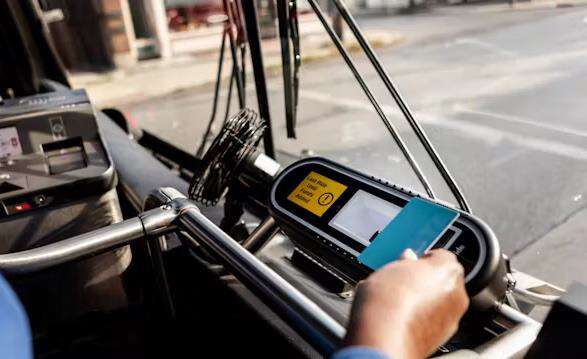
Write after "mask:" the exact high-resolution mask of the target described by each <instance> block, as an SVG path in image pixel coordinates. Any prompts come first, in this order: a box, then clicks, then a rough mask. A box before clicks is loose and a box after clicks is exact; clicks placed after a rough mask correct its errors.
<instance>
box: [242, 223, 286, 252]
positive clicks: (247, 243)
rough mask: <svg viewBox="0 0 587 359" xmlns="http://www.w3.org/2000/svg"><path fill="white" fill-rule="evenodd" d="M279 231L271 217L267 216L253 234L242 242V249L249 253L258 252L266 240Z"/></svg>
mask: <svg viewBox="0 0 587 359" xmlns="http://www.w3.org/2000/svg"><path fill="white" fill-rule="evenodd" d="M278 231H279V226H278V225H277V222H275V219H273V217H271V216H269V217H267V218H265V220H264V221H263V222H262V223H261V224H259V226H257V228H255V230H254V231H253V233H251V235H250V236H249V237H247V239H245V240H244V242H243V247H245V248H246V249H248V250H249V252H251V253H256V252H257V251H259V250H260V249H261V248H263V246H264V245H265V243H267V241H268V240H270V239H271V238H272V237H273V236H274V235H275V234H276V233H277V232H278Z"/></svg>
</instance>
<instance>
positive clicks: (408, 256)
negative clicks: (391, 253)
mask: <svg viewBox="0 0 587 359" xmlns="http://www.w3.org/2000/svg"><path fill="white" fill-rule="evenodd" d="M402 258H403V259H409V260H412V261H417V260H418V255H417V254H416V252H414V251H413V250H411V249H410V248H408V249H406V250H405V251H404V253H402Z"/></svg>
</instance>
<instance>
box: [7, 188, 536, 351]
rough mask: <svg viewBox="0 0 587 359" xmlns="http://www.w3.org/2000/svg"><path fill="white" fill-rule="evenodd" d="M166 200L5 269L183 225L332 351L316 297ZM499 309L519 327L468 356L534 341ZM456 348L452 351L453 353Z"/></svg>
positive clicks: (175, 200)
mask: <svg viewBox="0 0 587 359" xmlns="http://www.w3.org/2000/svg"><path fill="white" fill-rule="evenodd" d="M154 197H155V198H156V202H157V201H159V203H165V204H164V205H162V206H159V207H155V208H153V209H151V210H149V211H146V212H144V213H142V214H141V215H140V216H138V217H136V218H132V219H128V220H125V221H123V222H120V223H117V224H113V225H111V226H108V227H104V228H101V229H98V230H95V231H92V232H88V233H85V234H82V235H79V236H75V237H72V238H69V239H66V240H63V241H60V242H56V243H53V244H49V245H46V246H42V247H38V248H33V249H29V250H25V251H22V252H17V253H8V254H2V255H0V271H2V272H4V273H8V274H26V273H33V272H36V271H39V270H43V269H47V268H50V267H53V266H56V265H59V264H64V263H67V262H71V261H75V260H79V259H82V258H86V257H89V256H92V255H96V254H99V253H102V252H104V251H107V250H109V249H113V248H116V247H120V246H122V245H125V244H128V243H129V242H131V241H133V240H136V239H139V238H143V237H147V238H149V237H150V238H156V236H160V235H162V234H165V233H169V232H171V231H174V230H177V229H180V230H183V231H185V232H187V233H189V234H190V235H191V236H193V238H192V239H190V240H189V241H188V242H187V243H189V244H192V245H199V246H204V247H205V248H206V249H207V250H209V251H211V252H212V253H214V254H215V255H216V256H217V257H218V258H219V259H220V260H221V261H222V262H223V263H224V265H225V266H226V267H227V268H229V269H230V270H231V272H232V273H233V274H234V275H235V276H236V277H237V278H238V279H239V280H240V281H242V282H243V284H245V285H246V286H247V288H248V289H249V290H251V291H252V292H253V293H255V294H256V295H257V296H259V297H260V298H261V299H262V300H264V301H265V303H266V304H267V305H268V306H269V307H270V308H271V309H273V310H274V311H275V313H276V314H277V315H279V316H280V317H281V318H282V319H283V320H284V321H286V322H287V323H288V324H289V325H290V326H291V327H292V328H293V329H295V330H296V331H297V332H298V333H299V334H300V335H302V336H303V337H304V338H305V339H306V340H307V341H308V342H309V343H310V344H311V345H312V346H314V347H315V348H316V349H317V350H318V351H319V352H320V353H321V354H323V355H325V356H328V355H330V354H331V353H332V352H333V351H334V350H335V349H336V348H337V347H338V346H339V345H340V343H341V340H342V338H343V336H344V334H345V329H344V328H343V327H342V325H341V324H339V323H338V322H337V321H335V320H334V319H333V318H332V317H331V316H330V315H328V314H327V313H326V312H325V311H323V310H322V309H321V308H320V307H319V306H318V305H316V303H314V302H313V301H311V300H310V299H309V298H308V297H306V296H305V295H304V294H302V293H301V292H300V291H299V290H298V289H296V288H295V287H293V286H292V285H291V284H290V283H289V282H287V281H286V280H285V279H283V277H281V276H280V275H278V274H277V273H276V272H275V271H273V270H272V269H271V268H269V267H268V266H267V265H266V264H265V263H263V262H261V261H260V260H259V259H258V258H257V257H255V256H254V255H253V254H252V253H251V252H249V251H248V250H247V249H246V248H244V247H243V246H241V245H240V244H238V243H237V242H235V241H234V240H233V239H232V238H231V237H230V236H229V235H227V234H226V233H224V232H223V231H222V230H221V229H220V228H218V227H217V226H216V225H215V224H213V223H212V222H211V221H210V220H208V219H207V218H206V217H205V216H204V215H203V214H202V213H201V212H200V211H199V209H198V208H197V207H196V206H195V205H194V204H193V203H192V202H190V201H189V200H187V199H186V198H185V196H183V195H182V194H181V193H179V192H178V191H177V190H174V189H171V188H163V189H160V190H158V191H157V193H156V195H155V196H154ZM497 311H498V313H499V314H501V316H502V317H504V318H505V319H507V320H508V321H510V322H512V323H514V324H515V327H513V328H512V329H510V330H508V331H507V332H506V333H504V334H502V335H500V336H497V337H496V338H494V339H493V340H491V341H489V342H487V343H485V344H483V345H481V346H479V347H478V348H476V349H475V352H471V351H466V352H465V351H463V352H460V351H457V352H455V353H453V354H457V353H461V354H464V356H465V357H471V356H481V357H500V358H512V357H521V356H523V355H524V354H525V352H526V351H527V350H528V348H529V347H530V346H531V345H532V343H533V342H534V340H535V338H536V336H537V334H538V332H539V331H540V328H541V325H540V324H539V323H538V322H536V321H534V320H533V319H531V318H529V317H527V316H526V315H524V314H522V313H520V312H518V311H516V310H514V309H513V308H511V307H509V306H506V305H501V306H499V307H498V308H497ZM450 356H451V354H449V355H448V357H450Z"/></svg>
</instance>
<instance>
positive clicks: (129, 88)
mask: <svg viewBox="0 0 587 359" xmlns="http://www.w3.org/2000/svg"><path fill="white" fill-rule="evenodd" d="M300 31H301V34H300V37H301V40H300V42H301V55H302V62H303V63H305V64H307V63H309V62H313V61H319V60H321V59H325V58H329V57H332V56H338V53H337V51H336V49H335V48H334V46H333V45H331V43H330V39H329V38H328V36H327V34H326V33H325V32H324V30H323V29H322V27H321V24H320V23H318V22H317V21H316V20H314V19H309V18H304V19H300ZM347 34H348V37H349V38H350V37H351V34H350V32H347ZM365 36H366V37H367V38H368V39H369V41H370V42H371V44H372V45H373V46H374V47H375V48H382V47H389V46H393V45H396V44H398V43H400V42H402V41H403V36H402V35H401V34H399V33H395V32H388V31H386V32H382V31H369V32H366V33H365ZM174 37H175V39H176V40H177V41H176V42H175V43H174V44H173V45H172V46H174V51H175V55H174V57H172V58H171V59H169V60H160V59H155V60H147V61H141V62H139V63H138V64H137V65H135V66H133V67H131V68H128V69H118V70H115V71H111V72H107V73H72V74H70V81H71V83H72V85H73V87H74V88H85V89H86V90H87V91H88V93H89V95H90V98H91V99H92V101H93V102H94V104H96V106H98V107H108V106H116V105H120V104H125V103H136V102H141V101H146V100H148V99H150V98H153V97H160V96H164V95H166V94H170V93H174V92H177V91H183V90H187V89H190V88H193V87H197V86H202V85H206V84H210V83H213V82H214V81H216V73H217V69H218V64H217V62H218V49H219V47H220V41H221V34H220V33H218V32H216V33H215V32H214V31H208V34H205V35H201V36H198V34H176V35H174ZM353 40H354V39H353ZM345 42H346V46H347V49H349V51H351V52H352V51H356V50H358V49H359V46H358V44H357V43H356V41H345ZM262 49H263V58H264V64H265V69H266V73H267V74H268V76H270V75H272V74H277V73H279V72H278V71H277V70H278V69H280V68H281V47H280V42H279V38H275V39H269V40H263V43H262ZM230 65H231V59H230V53H229V52H228V51H227V52H226V54H225V62H224V66H225V67H224V69H223V73H224V74H225V76H229V75H230ZM247 68H248V69H251V66H250V64H248V66H247Z"/></svg>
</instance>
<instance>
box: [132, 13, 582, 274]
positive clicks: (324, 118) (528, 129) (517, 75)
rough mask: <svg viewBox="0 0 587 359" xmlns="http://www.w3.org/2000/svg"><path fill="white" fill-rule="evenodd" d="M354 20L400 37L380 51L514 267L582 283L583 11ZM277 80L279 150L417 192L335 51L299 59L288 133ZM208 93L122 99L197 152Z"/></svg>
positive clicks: (362, 63) (273, 100)
mask: <svg viewBox="0 0 587 359" xmlns="http://www.w3.org/2000/svg"><path fill="white" fill-rule="evenodd" d="M359 22H360V26H361V27H364V28H366V29H378V30H389V31H397V32H400V33H402V34H403V35H405V37H406V40H405V42H404V43H403V44H402V45H400V46H397V47H395V48H391V49H386V50H383V51H380V52H379V55H380V58H381V60H382V62H383V63H384V65H385V66H386V67H387V69H388V71H389V73H390V74H391V76H392V78H393V80H394V81H395V83H396V85H397V86H398V88H399V89H400V92H401V93H402V94H403V96H404V98H405V100H406V102H407V103H408V104H409V106H410V107H411V109H412V110H413V112H414V114H415V117H416V119H418V120H419V121H420V123H421V124H422V125H423V126H424V128H425V130H426V132H427V133H428V135H429V137H430V138H431V140H432V142H433V144H434V145H435V146H436V148H437V150H438V151H439V153H440V154H441V157H442V158H443V159H444V160H445V163H446V165H447V167H448V168H449V169H450V171H451V172H452V174H453V175H454V176H455V178H456V180H457V182H458V183H459V185H460V186H461V189H462V190H463V192H464V193H465V195H466V197H467V199H468V200H469V202H470V205H471V207H472V209H473V211H474V213H475V214H477V215H478V216H479V217H481V218H483V219H484V220H485V221H486V222H487V223H489V224H490V226H491V227H492V228H493V230H494V231H495V232H496V234H497V236H498V238H499V239H500V240H501V243H502V245H503V248H504V251H505V252H506V253H507V254H508V255H510V256H512V262H513V266H514V267H516V268H519V269H521V270H524V271H527V272H528V273H530V274H534V275H537V276H539V277H540V278H542V279H546V280H549V281H552V282H554V283H555V284H560V285H561V286H566V285H568V283H569V282H570V281H571V280H574V279H579V280H582V281H583V282H586V283H587V271H585V270H584V265H585V264H584V263H585V256H586V254H587V240H586V239H587V238H586V237H585V236H586V234H585V233H587V209H586V207H587V118H586V116H587V101H586V100H585V96H586V94H587V8H582V7H576V8H561V9H540V10H523V11H522V10H506V11H483V7H482V6H468V7H449V8H436V9H434V10H431V11H428V12H426V13H421V14H415V15H396V16H387V17H366V18H361V19H360V21H359ZM349 36H350V33H349ZM302 51H303V44H302ZM357 60H358V64H359V68H360V69H361V70H365V72H364V73H365V74H366V78H367V82H368V83H369V84H370V85H372V86H373V89H374V90H375V93H376V95H377V97H378V98H379V99H380V100H381V103H382V105H383V110H384V111H385V113H386V114H388V115H389V116H390V118H391V119H392V121H393V122H394V123H395V125H396V126H397V127H398V128H399V130H400V132H401V133H402V135H405V136H407V142H408V144H409V145H410V146H412V148H414V153H415V155H416V157H417V158H418V159H419V160H420V161H421V162H422V166H423V169H424V172H425V173H427V174H428V176H429V177H430V180H431V182H432V183H433V185H435V184H436V185H435V187H437V188H438V193H439V194H440V197H441V198H446V199H448V200H450V196H447V195H446V189H443V188H442V186H437V184H438V183H439V178H438V175H437V174H435V171H433V170H432V169H431V167H430V164H429V161H427V160H426V159H425V156H424V155H423V152H422V151H421V149H419V148H418V147H417V145H416V144H415V142H414V137H413V136H411V135H410V134H411V131H410V129H409V127H408V126H406V124H405V123H404V122H403V120H402V117H401V114H400V112H398V110H397V106H396V105H395V104H394V102H393V99H392V98H391V97H390V96H389V95H387V93H386V92H385V88H384V87H383V86H382V84H381V83H380V82H378V81H377V77H376V75H375V74H374V72H373V71H372V70H371V69H369V67H368V66H367V65H368V62H367V61H366V60H365V59H362V58H358V59H357ZM281 86H282V85H281V79H280V78H279V77H273V78H270V79H269V90H270V93H269V98H270V105H271V112H272V118H273V123H274V129H273V133H274V136H275V141H276V143H277V147H278V149H279V150H280V153H281V154H284V153H287V154H290V155H294V156H297V155H299V154H300V152H301V151H302V150H311V151H313V152H314V153H315V154H317V155H322V156H326V157H329V158H333V159H335V160H337V161H340V162H343V163H346V164H348V165H349V166H352V167H355V168H358V169H361V170H364V171H367V172H369V173H371V174H373V175H376V176H379V177H382V178H386V179H389V180H391V181H394V182H397V183H400V184H403V185H407V186H410V187H413V188H415V189H416V190H418V191H421V192H422V191H423V189H422V187H421V186H420V185H419V184H418V183H417V181H416V180H415V176H414V175H413V174H412V171H411V169H410V168H409V166H408V165H407V162H406V161H405V158H404V157H403V156H402V155H401V152H399V150H398V147H397V146H396V145H395V144H394V142H393V140H392V138H391V136H390V135H389V134H388V133H387V132H386V130H385V127H384V126H383V125H382V123H381V121H380V119H379V118H378V117H377V115H376V114H375V112H374V111H373V109H372V107H371V105H370V103H369V102H368V100H367V98H366V97H365V96H364V95H363V94H362V92H361V90H360V88H359V86H358V85H357V84H356V82H355V80H354V78H353V77H352V75H351V74H350V72H349V71H348V70H347V69H346V67H345V64H344V62H342V60H340V59H332V60H327V61H322V62H319V63H311V64H307V66H303V68H302V71H301V88H300V107H299V118H298V128H297V131H298V133H297V135H298V139H297V140H288V139H286V138H285V131H284V115H283V113H284V110H283V94H282V87H281ZM248 88H249V93H250V96H249V97H248V99H247V101H248V103H249V104H250V106H252V107H256V106H255V104H256V102H255V99H254V93H253V86H252V85H249V86H248ZM211 100H212V87H211V86H206V87H202V88H198V89H194V90H189V91H184V92H180V93H176V94H172V95H169V96H166V97H163V98H156V99H151V100H149V101H146V102H141V103H136V104H132V105H126V106H122V109H123V110H124V111H125V112H126V113H127V114H129V115H130V117H132V118H133V119H134V121H136V122H137V124H138V125H139V126H141V127H144V128H146V129H149V130H151V131H153V132H155V133H156V134H158V135H160V136H162V137H163V138H165V139H167V140H170V141H171V142H173V143H176V144H178V145H180V146H181V147H183V148H185V149H186V150H189V151H194V149H195V148H196V146H197V144H198V143H199V141H200V138H201V134H202V133H203V129H204V128H205V126H206V124H207V122H208V118H209V114H210V109H211ZM223 100H224V98H223V99H222V100H221V103H223ZM234 102H236V99H233V103H234ZM223 114H224V109H223V107H221V108H220V110H219V116H220V117H223ZM217 121H218V123H220V122H221V118H219V119H218V120H217ZM283 158H285V157H283Z"/></svg>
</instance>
